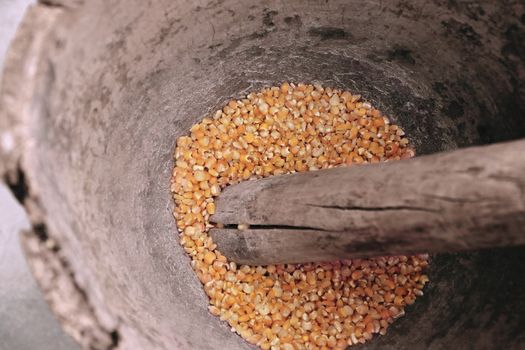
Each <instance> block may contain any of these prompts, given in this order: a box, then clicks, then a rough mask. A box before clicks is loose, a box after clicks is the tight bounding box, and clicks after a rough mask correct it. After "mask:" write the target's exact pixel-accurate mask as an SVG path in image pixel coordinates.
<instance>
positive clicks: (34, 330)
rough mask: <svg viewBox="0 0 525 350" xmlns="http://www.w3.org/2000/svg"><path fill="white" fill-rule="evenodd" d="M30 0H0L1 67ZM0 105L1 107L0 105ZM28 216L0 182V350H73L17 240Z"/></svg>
mask: <svg viewBox="0 0 525 350" xmlns="http://www.w3.org/2000/svg"><path fill="white" fill-rule="evenodd" d="M32 2H33V1H29V0H0V67H1V66H2V64H3V61H4V55H5V52H6V50H7V47H8V45H9V42H10V40H11V38H12V36H13V35H14V32H15V30H16V26H17V24H18V22H19V21H20V19H21V18H22V15H23V13H24V11H25V9H26V7H27V6H28V4H30V3H32ZM0 108H1V106H0ZM28 225H29V224H28V221H27V218H26V217H25V215H24V212H23V210H22V208H21V207H20V205H18V203H17V202H16V200H15V199H14V198H13V196H11V194H10V192H9V191H8V190H7V188H6V187H5V186H3V185H1V184H0V350H73V349H79V347H78V345H76V343H75V342H74V341H73V340H72V339H71V338H70V337H69V336H67V335H66V334H65V333H63V332H62V330H61V329H60V326H59V325H58V323H57V321H56V319H55V318H54V317H53V315H52V314H51V312H50V310H49V308H48V306H47V304H46V303H45V301H44V299H43V297H42V294H41V293H40V290H39V289H38V287H37V285H36V283H35V281H34V280H33V277H32V276H31V274H30V272H29V270H28V267H27V265H26V262H25V260H24V257H23V255H22V251H21V250H20V244H19V240H18V232H19V231H20V229H22V228H25V227H28Z"/></svg>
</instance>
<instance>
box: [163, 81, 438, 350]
mask: <svg viewBox="0 0 525 350" xmlns="http://www.w3.org/2000/svg"><path fill="white" fill-rule="evenodd" d="M413 155H414V151H413V150H412V149H411V148H410V147H409V145H408V140H407V139H406V138H405V137H404V132H403V131H402V130H401V128H399V127H398V126H396V125H393V124H391V123H390V122H389V120H388V118H387V117H385V116H384V115H382V114H381V112H380V111H379V110H377V109H375V108H373V107H372V106H371V105H370V103H368V102H362V101H361V98H360V96H359V95H352V94H351V93H349V92H347V91H341V90H336V89H330V88H323V87H321V86H317V85H315V86H313V85H304V84H297V85H295V84H288V83H284V84H282V85H281V86H280V87H272V88H267V89H263V90H262V91H261V92H257V93H251V94H249V95H248V96H247V97H246V98H245V99H242V100H237V101H230V102H229V103H228V104H227V105H226V106H225V107H224V108H223V109H222V110H219V111H217V112H216V113H215V115H214V116H213V117H210V118H205V119H203V120H202V121H201V122H200V123H198V124H196V125H194V126H193V127H192V128H191V134H190V136H183V137H180V138H179V139H178V141H177V147H176V151H175V161H176V166H175V168H174V170H173V177H172V182H171V191H172V193H173V196H174V199H175V202H176V209H175V213H174V215H175V218H176V220H177V226H178V229H179V231H180V243H181V245H182V246H183V247H184V250H185V251H186V252H187V253H188V254H189V255H190V256H191V259H192V267H193V269H194V270H195V272H196V274H197V276H198V278H199V280H200V281H201V282H202V284H203V285H204V290H205V292H206V294H207V295H208V297H209V302H210V305H209V310H210V312H211V313H212V314H213V315H216V316H219V317H220V319H221V320H224V321H226V322H228V324H229V325H230V326H231V329H232V331H234V332H237V333H238V334H239V335H240V336H241V337H243V338H244V339H245V340H246V341H248V342H250V343H252V344H256V345H258V346H260V347H261V348H262V349H272V350H273V349H284V350H292V349H296V350H299V349H311V350H313V349H322V350H324V349H345V348H346V347H347V346H348V345H354V344H359V343H364V342H366V341H367V340H370V339H371V338H372V337H373V335H374V334H376V333H378V334H385V332H386V330H387V327H388V325H389V324H390V323H392V322H393V321H394V320H395V319H396V318H398V317H400V316H402V315H404V307H405V306H406V305H407V304H412V303H414V301H415V299H416V297H417V296H420V295H422V294H423V292H422V289H423V287H424V285H425V283H426V282H427V281H428V277H427V276H426V275H424V274H423V270H424V269H425V267H426V266H427V264H428V256H425V255H419V256H409V257H407V256H398V257H382V258H374V259H359V260H344V261H336V262H329V263H311V264H297V265H291V264H286V265H275V266H274V265H269V266H246V265H242V266H237V265H236V264H235V263H234V262H229V261H228V260H227V259H226V257H225V256H223V255H222V254H221V253H220V252H219V251H218V250H217V249H216V245H215V244H214V243H213V241H212V239H211V238H210V236H209V235H208V230H209V229H210V228H211V227H212V225H211V224H210V222H209V219H210V216H211V215H212V214H214V212H215V204H214V197H216V196H218V195H219V194H220V192H221V189H223V188H224V187H225V186H228V185H230V184H234V183H238V182H239V181H244V180H248V179H255V178H261V177H266V176H272V175H279V174H287V173H293V172H300V171H308V170H317V169H324V168H331V167H335V166H343V165H351V164H361V163H376V162H381V161H388V160H398V159H404V158H408V157H412V156H413Z"/></svg>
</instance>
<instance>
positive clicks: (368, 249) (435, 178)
mask: <svg viewBox="0 0 525 350" xmlns="http://www.w3.org/2000/svg"><path fill="white" fill-rule="evenodd" d="M216 208H217V209H216V213H215V214H214V215H213V216H212V217H211V221H212V222H215V223H221V224H222V226H223V228H213V229H212V230H211V235H212V237H213V240H214V242H215V243H216V244H217V247H218V249H219V251H221V253H223V254H224V255H225V256H226V257H228V258H229V259H231V260H233V261H235V262H237V263H242V264H248V265H266V264H277V263H301V262H314V261H330V260H337V259H350V258H363V257H373V256H382V255H401V254H402V255H407V254H418V253H440V252H457V251H465V250H475V249H482V248H491V247H502V246H512V245H522V244H525V140H519V141H513V142H506V143H499V144H494V145H489V146H481V147H471V148H465V149H459V150H455V151H451V152H444V153H438V154H433V155H428V156H421V157H416V158H413V159H409V160H402V161H397V162H386V163H381V164H369V165H359V166H358V165H355V166H350V167H339V168H332V169H325V170H319V171H312V172H305V173H296V174H290V175H281V176H274V177H269V178H265V179H259V180H251V181H245V182H241V183H239V184H237V185H232V186H229V187H227V188H225V189H224V191H223V193H221V194H220V195H219V196H218V198H217V200H216ZM238 225H239V226H238ZM238 227H241V228H244V229H238Z"/></svg>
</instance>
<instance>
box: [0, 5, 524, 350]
mask: <svg viewBox="0 0 525 350" xmlns="http://www.w3.org/2000/svg"><path fill="white" fill-rule="evenodd" d="M524 57H525V7H524V4H523V2H521V1H511V0H509V1H499V2H494V1H481V2H456V1H440V0H434V1H430V0H429V1H384V2H381V1H353V2H348V1H342V0H327V1H299V0H291V1H254V0H247V1H234V0H218V1H208V0H202V1H194V2H191V3H190V2H184V1H167V0H162V1H156V2H154V3H147V2H145V1H112V2H107V1H102V0H94V1H89V2H85V3H84V2H83V1H82V0H77V1H75V0H53V1H44V2H42V3H41V4H38V5H36V6H33V7H32V8H31V9H30V10H29V11H28V13H27V14H26V17H25V20H24V21H23V23H22V26H21V28H20V29H19V31H18V35H17V37H16V39H15V41H14V43H13V45H12V47H11V51H10V53H9V55H8V57H7V61H6V66H5V71H4V76H3V84H2V90H1V101H2V118H1V119H0V132H1V134H0V141H1V142H0V145H1V147H0V157H1V160H2V162H1V163H0V174H4V175H3V178H4V179H5V181H6V182H7V183H8V184H9V185H10V187H11V189H12V191H13V192H14V194H15V195H16V196H17V198H18V199H19V200H20V201H21V202H22V203H23V204H24V205H25V207H26V210H27V212H28V214H29V216H30V218H31V221H32V223H33V230H32V231H31V232H28V233H26V234H25V235H24V236H23V243H24V248H25V250H26V255H27V257H28V260H29V263H30V266H31V267H32V270H33V272H34V274H35V277H36V279H37V280H38V281H39V283H40V285H41V287H42V288H43V290H44V292H45V294H46V297H47V299H48V301H49V302H50V304H51V306H52V309H53V311H54V312H55V314H56V315H57V317H58V318H59V319H60V321H61V322H62V323H63V325H64V327H65V328H66V330H68V331H69V333H71V334H73V335H74V337H75V338H76V339H77V340H78V341H79V342H81V343H82V345H83V346H84V347H86V348H93V349H109V348H120V349H232V350H237V349H254V348H255V347H253V346H250V345H248V344H247V343H246V342H244V340H242V339H241V338H240V337H238V336H237V335H235V334H234V333H232V332H231V331H230V330H229V328H228V327H227V325H226V323H223V322H220V321H219V319H218V318H216V317H213V316H212V315H210V314H209V313H208V311H207V299H206V297H205V294H204V292H203V290H202V287H201V285H200V283H199V281H198V280H197V278H196V276H195V274H194V273H193V272H192V270H191V267H190V259H189V258H188V257H187V256H186V255H185V253H184V252H183V250H182V248H181V247H180V246H179V244H178V242H177V231H176V227H175V222H174V219H173V217H172V214H171V212H172V209H173V208H172V205H173V204H172V200H171V198H170V193H169V177H170V173H171V169H172V166H173V162H172V153H173V150H174V146H175V140H176V138H177V137H178V136H180V135H183V134H185V133H187V132H188V129H189V127H190V126H191V125H192V124H193V123H195V122H196V121H198V120H199V119H200V118H202V117H203V116H204V115H206V114H209V113H211V112H213V111H215V110H216V109H217V108H220V107H221V105H222V104H223V103H225V102H227V101H228V100H229V99H230V98H233V97H240V96H242V95H243V94H245V93H247V92H249V91H253V90H257V89H260V88H262V87H264V86H271V85H275V84H279V83H281V82H283V81H292V82H317V83H321V84H322V85H324V86H326V87H338V88H344V89H347V90H349V91H352V92H358V93H361V94H362V95H363V96H364V97H365V98H366V99H368V100H370V101H371V102H372V103H374V105H376V106H378V108H379V109H381V110H382V111H385V112H386V113H387V114H389V115H391V116H392V119H393V120H394V121H395V122H396V123H398V124H400V125H401V126H402V127H403V128H404V129H405V130H406V132H407V135H408V137H409V139H410V140H411V141H412V143H413V145H414V146H415V148H416V151H417V153H418V154H428V153H433V152H438V151H444V150H449V149H454V148H458V147H464V146H469V145H477V144H487V143H492V142H497V141H505V140H511V139H516V138H520V137H524V136H525V118H524V112H525V84H524V75H525V62H524ZM519 190H521V191H523V189H519ZM494 229H498V228H497V227H495V228H494ZM524 258H525V249H523V248H513V249H499V250H488V251H483V252H476V253H470V254H445V255H439V256H435V257H434V258H433V262H432V267H431V269H430V271H429V275H430V279H431V282H430V284H429V285H428V287H427V288H426V290H425V296H423V297H422V298H419V299H418V301H417V302H416V304H415V305H413V306H412V307H409V308H407V315H406V316H405V317H403V318H402V319H399V320H397V321H396V322H395V323H394V324H393V325H392V326H391V328H390V329H389V332H388V334H387V335H386V336H383V337H376V338H374V340H372V341H370V342H369V343H367V344H366V345H364V346H360V347H359V348H363V349H441V348H450V347H453V348H458V349H463V348H472V349H474V348H475V349H493V348H508V349H512V348H514V349H517V348H519V347H520V346H522V344H525V335H524V334H525V332H524V324H525V299H524V298H523V297H522V295H521V294H522V292H523V287H524V285H525V268H524V265H523V261H524V260H523V259H524Z"/></svg>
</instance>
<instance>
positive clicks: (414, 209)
mask: <svg viewBox="0 0 525 350" xmlns="http://www.w3.org/2000/svg"><path fill="white" fill-rule="evenodd" d="M305 205H307V206H309V207H314V208H323V209H336V210H348V211H392V210H412V211H423V212H428V213H434V214H436V213H441V210H439V209H431V208H423V207H412V206H403V205H399V206H384V207H361V206H352V207H346V206H339V205H318V204H311V203H306V204H305Z"/></svg>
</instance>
